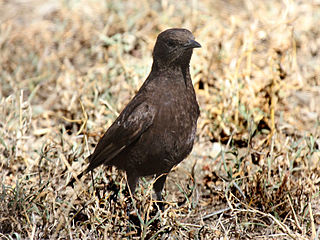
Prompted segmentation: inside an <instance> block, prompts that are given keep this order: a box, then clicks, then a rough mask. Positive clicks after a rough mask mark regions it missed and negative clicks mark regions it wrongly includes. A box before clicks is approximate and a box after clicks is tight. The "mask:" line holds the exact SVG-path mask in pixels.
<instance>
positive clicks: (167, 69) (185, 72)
mask: <svg viewBox="0 0 320 240" xmlns="http://www.w3.org/2000/svg"><path fill="white" fill-rule="evenodd" d="M151 73H158V74H159V73H160V74H165V75H169V76H170V77H174V78H175V77H176V76H177V75H180V76H181V75H182V76H183V79H184V83H185V85H186V87H187V88H189V87H193V86H192V81H191V77H190V69H189V63H188V64H183V65H181V64H179V65H178V64H177V65H175V64H172V65H169V66H168V65H167V66H164V65H162V64H160V63H158V62H156V61H154V62H153V64H152V68H151Z"/></svg>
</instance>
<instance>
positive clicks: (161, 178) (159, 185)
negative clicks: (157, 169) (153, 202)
mask: <svg viewBox="0 0 320 240" xmlns="http://www.w3.org/2000/svg"><path fill="white" fill-rule="evenodd" d="M156 177H157V180H156V182H155V183H154V184H153V189H154V191H155V193H156V196H157V200H158V201H159V203H158V205H159V207H160V209H161V210H163V203H162V195H161V192H162V190H163V187H164V183H165V182H166V179H167V173H164V174H161V175H160V174H157V176H156Z"/></svg>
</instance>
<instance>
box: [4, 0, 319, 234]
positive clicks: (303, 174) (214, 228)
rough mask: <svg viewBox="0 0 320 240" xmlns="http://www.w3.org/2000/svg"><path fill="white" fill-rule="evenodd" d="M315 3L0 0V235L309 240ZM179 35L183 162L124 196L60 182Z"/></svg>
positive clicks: (108, 172)
mask: <svg viewBox="0 0 320 240" xmlns="http://www.w3.org/2000/svg"><path fill="white" fill-rule="evenodd" d="M319 21H320V1H317V0H314V1H310V0H301V1H294V0H283V1H278V0H270V1H263V0H257V1H252V0H238V1H235V0H216V1H210V0H203V1H197V0H194V1H187V0H182V1H173V0H161V1H160V0H158V1H156V0H154V1H133V0H128V1H115V0H109V1H94V0H91V1H82V0H79V1H63V0H58V1H40V0H38V1H36V0H13V1H5V0H2V1H0V168H1V171H0V181H1V190H0V198H1V199H0V236H1V239H26V238H28V239H48V238H50V239H66V238H67V239H101V238H104V239H110V238H115V239H118V238H126V237H128V238H131V239H140V238H141V239H319V236H320V207H319V206H320V107H319V103H320V29H319ZM171 27H184V28H188V29H189V30H191V31H192V32H193V34H194V36H195V37H196V40H197V41H198V42H200V43H201V45H202V48H201V49H196V51H194V55H193V57H192V61H191V74H192V78H193V80H194V86H195V89H196V93H197V98H198V101H199V105H200V108H201V116H200V119H199V122H198V131H197V139H196V143H195V146H194V149H193V151H192V153H191V154H190V156H189V157H188V158H187V159H186V160H185V161H183V162H182V163H181V164H179V165H178V166H177V167H176V168H175V169H174V170H173V171H172V172H171V173H170V174H169V176H168V181H167V183H166V186H165V191H164V198H165V201H166V204H165V208H164V211H161V212H160V211H157V205H155V204H154V194H153V192H152V183H153V180H154V179H153V178H152V177H150V178H143V179H141V180H140V183H139V187H138V189H137V192H136V193H135V196H134V198H133V199H132V198H131V197H130V195H129V194H128V192H127V191H126V180H125V174H123V172H121V171H118V170H117V169H116V168H105V167H99V168H97V169H96V170H95V171H94V172H93V176H92V177H93V179H94V186H93V184H92V180H91V176H90V174H88V175H87V176H85V177H83V178H82V179H81V180H80V181H79V182H77V183H76V184H75V186H74V188H72V187H67V186H66V183H67V182H68V181H69V180H70V178H71V176H72V175H75V174H77V173H79V172H80V171H81V170H83V169H84V168H85V167H86V164H87V161H86V157H87V156H88V155H89V154H90V153H91V152H92V151H93V149H94V146H95V145H96V143H97V142H98V140H99V138H100V137H101V135H102V134H103V133H104V131H105V130H106V129H107V128H108V126H110V124H111V123H112V121H113V120H114V119H115V118H116V116H117V115H118V113H119V112H120V111H121V110H122V108H123V107H124V106H125V104H126V103H127V102H128V101H129V100H130V99H131V97H132V96H133V95H134V94H135V93H136V91H137V90H138V89H139V87H140V86H141V84H142V83H143V81H144V80H145V78H146V77H147V75H148V72H149V71H150V67H151V63H152V48H153V45H154V43H155V39H156V36H157V35H158V34H159V32H161V31H163V30H165V29H167V28H171Z"/></svg>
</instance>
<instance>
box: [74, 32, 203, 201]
mask: <svg viewBox="0 0 320 240" xmlns="http://www.w3.org/2000/svg"><path fill="white" fill-rule="evenodd" d="M194 48H201V45H200V43H198V42H197V41H195V38H194V36H193V34H192V33H191V32H190V31H189V30H187V29H183V28H171V29H167V30H165V31H163V32H161V33H160V34H159V35H158V37H157V39H156V43H155V46H154V49H153V54H152V55H153V63H152V67H151V71H150V73H149V76H148V77H147V79H146V80H145V81H144V83H143V84H142V86H141V87H140V89H139V90H138V92H137V94H136V95H135V96H134V97H133V98H132V100H131V101H130V102H129V103H128V104H127V106H126V107H125V108H124V109H123V110H122V112H121V113H120V114H119V116H118V117H117V118H116V120H115V121H114V122H113V123H112V125H111V126H110V127H109V129H108V130H107V131H106V132H105V133H104V135H103V136H102V138H101V139H100V140H99V142H98V144H97V145H96V148H95V150H94V152H93V153H92V154H91V155H90V156H89V157H88V160H89V165H88V167H87V168H86V169H85V170H84V171H83V172H81V173H80V174H79V175H78V176H77V178H78V179H80V178H81V177H82V176H83V175H84V174H86V173H88V172H90V171H92V170H94V169H95V168H96V167H98V166H100V165H102V164H103V165H106V166H116V167H117V168H118V169H122V170H124V171H125V172H126V175H127V183H128V186H129V188H130V191H131V193H132V194H134V193H135V189H136V185H137V182H138V180H139V178H140V177H142V176H150V175H156V181H155V182H154V184H153V189H154V191H155V194H156V198H157V200H158V201H160V202H161V201H162V200H163V198H162V190H163V188H164V184H165V181H166V178H167V175H168V173H169V172H170V171H171V169H172V168H173V167H174V166H176V165H177V164H179V163H180V162H181V161H182V160H184V159H185V158H186V157H187V156H188V155H189V154H190V152H191V150H192V148H193V145H194V140H195V136H196V129H197V120H198V118H199V115H200V110H199V105H198V102H197V98H196V93H195V90H194V87H193V84H192V80H191V76H190V60H191V56H192V53H193V49H194ZM74 181H75V178H73V179H72V180H71V181H70V182H69V184H68V186H73V184H74Z"/></svg>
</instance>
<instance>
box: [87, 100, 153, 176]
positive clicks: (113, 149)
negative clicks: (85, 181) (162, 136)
mask: <svg viewBox="0 0 320 240" xmlns="http://www.w3.org/2000/svg"><path fill="white" fill-rule="evenodd" d="M155 114H156V111H155V108H154V107H153V106H150V104H148V103H147V101H145V98H144V97H143V95H137V96H136V97H135V98H133V99H132V101H131V102H130V103H129V104H128V105H127V107H126V108H125V109H124V110H123V111H122V112H121V114H120V115H119V117H118V118H117V119H116V120H115V122H114V123H113V124H112V125H111V126H110V128H109V129H108V130H107V132H106V133H105V134H104V135H103V137H102V138H101V139H100V141H99V143H98V145H97V146H96V148H95V151H94V152H93V154H92V155H91V156H90V157H89V161H90V164H89V166H88V168H87V169H86V170H85V173H87V172H89V171H91V170H93V169H94V168H96V167H98V166H99V165H101V164H103V163H107V162H108V161H110V160H111V159H113V158H114V157H115V156H116V155H118V154H119V153H120V152H121V151H122V150H124V149H125V148H126V147H128V146H129V145H130V144H131V143H133V142H134V141H135V140H137V139H138V138H139V137H140V136H141V135H142V134H143V133H144V132H145V131H146V130H147V129H148V128H149V127H150V126H151V125H152V123H153V119H154V116H155Z"/></svg>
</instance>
